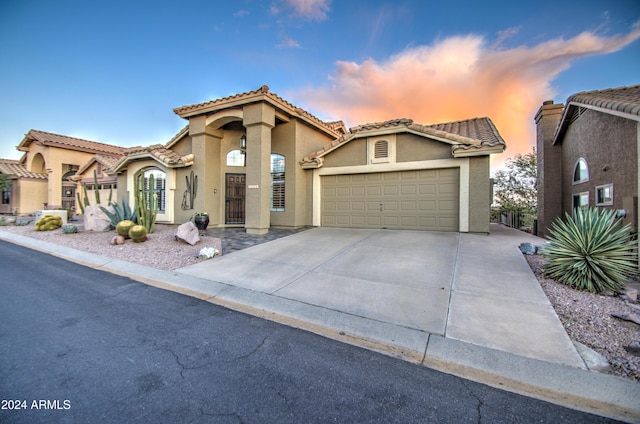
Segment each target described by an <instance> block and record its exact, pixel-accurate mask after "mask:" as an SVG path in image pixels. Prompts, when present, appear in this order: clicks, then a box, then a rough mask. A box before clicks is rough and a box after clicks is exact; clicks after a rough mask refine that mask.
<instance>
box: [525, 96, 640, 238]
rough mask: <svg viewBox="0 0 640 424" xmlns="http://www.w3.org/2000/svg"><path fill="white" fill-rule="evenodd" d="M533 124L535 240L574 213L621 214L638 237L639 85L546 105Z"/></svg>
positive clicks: (550, 102)
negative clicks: (613, 211)
mask: <svg viewBox="0 0 640 424" xmlns="http://www.w3.org/2000/svg"><path fill="white" fill-rule="evenodd" d="M535 122H536V127H537V159H538V235H540V236H543V237H545V236H547V235H548V234H549V229H550V227H551V225H552V223H553V221H554V220H555V219H556V218H558V217H562V216H564V214H565V213H571V212H572V211H573V209H575V208H577V207H603V208H613V209H616V210H624V211H625V213H626V216H625V217H624V219H623V222H624V223H625V224H626V223H629V224H631V225H632V227H633V229H634V231H637V228H638V207H637V203H638V188H639V186H640V185H639V184H638V176H639V175H640V174H639V172H638V166H640V161H639V160H638V154H639V152H640V150H639V149H638V142H639V141H640V85H635V86H628V87H619V88H610V89H606V90H598V91H589V92H581V93H576V94H573V95H572V96H570V97H569V98H568V99H567V102H566V104H565V105H563V104H554V103H553V101H551V100H549V101H546V102H544V103H543V105H542V106H541V107H540V109H539V110H538V112H537V113H536V116H535Z"/></svg>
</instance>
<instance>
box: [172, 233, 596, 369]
mask: <svg viewBox="0 0 640 424" xmlns="http://www.w3.org/2000/svg"><path fill="white" fill-rule="evenodd" d="M524 241H531V242H533V243H536V244H542V243H543V242H544V240H542V239H539V238H536V237H533V236H530V235H528V234H526V233H522V232H520V231H516V230H512V229H508V228H505V227H502V226H492V233H491V235H489V236H487V235H478V234H460V233H445V232H427V231H393V230H365V229H344V228H327V227H320V228H315V229H311V230H308V231H304V232H301V233H297V234H294V235H292V236H289V237H285V238H282V239H278V240H275V241H272V242H269V243H265V244H261V245H258V246H254V247H251V248H248V249H244V250H242V251H238V252H234V253H232V254H230V255H225V256H222V257H221V258H218V259H214V260H211V261H207V262H202V263H199V264H196V265H192V266H189V267H185V268H181V269H179V270H176V271H177V272H178V273H180V274H186V275H190V276H193V277H198V278H199V279H202V280H210V281H215V282H219V283H223V284H225V285H228V286H231V287H235V288H240V289H243V290H245V291H246V290H249V291H252V292H256V293H261V294H266V295H269V296H270V297H271V298H274V299H275V298H277V299H284V300H288V301H291V302H294V305H293V306H292V307H293V308H294V309H297V310H298V311H299V310H301V309H304V307H305V306H309V307H312V309H311V311H312V312H309V310H307V311H306V312H305V314H307V315H306V316H304V317H296V318H299V319H302V320H305V321H309V315H314V316H317V317H319V316H323V317H324V318H318V319H322V320H323V321H327V320H329V321H333V323H329V324H327V323H326V322H323V323H321V324H322V325H325V326H326V325H330V326H333V327H337V328H335V329H336V331H339V330H341V331H349V332H353V333H367V334H358V335H359V336H363V335H364V336H367V337H373V338H376V337H378V338H380V339H386V340H380V341H381V342H384V343H386V344H389V343H391V344H393V342H395V341H397V342H398V343H399V347H403V348H404V347H408V348H409V349H410V350H415V351H416V352H424V351H425V349H426V347H427V343H428V338H429V336H430V335H439V336H443V337H445V338H449V339H456V340H461V341H465V342H469V343H473V344H476V345H480V346H485V347H490V348H492V349H497V350H502V351H505V352H510V353H515V354H517V355H521V356H526V357H529V358H534V359H540V360H544V361H548V362H555V363H560V364H564V365H570V366H574V367H579V368H584V362H583V361H582V359H581V358H580V356H579V355H578V353H577V352H576V349H575V347H574V346H573V343H572V342H571V340H570V339H569V337H568V336H567V334H566V332H565V331H564V328H563V327H562V324H561V323H560V321H559V319H558V317H557V315H556V314H555V311H554V310H553V307H552V306H551V304H550V303H549V301H548V299H547V297H546V295H545V294H544V292H543V291H542V289H541V288H540V285H539V284H538V282H537V280H536V278H535V276H534V275H533V273H532V272H531V271H530V269H529V267H528V265H527V263H526V261H525V259H524V258H523V256H522V254H521V253H520V251H519V249H518V246H519V244H520V243H522V242H524ZM222 296H224V295H222ZM218 297H221V295H218ZM267 308H268V306H265V309H267ZM332 313H333V315H332ZM348 322H358V323H359V324H356V325H354V324H348ZM363 325H364V327H366V328H361V329H358V328H354V326H355V327H358V326H363ZM374 328H375V329H377V332H378V334H377V336H376V335H372V333H375V332H376V331H375V330H372V329H374ZM407 337H409V338H410V339H411V340H404V341H402V339H403V338H407Z"/></svg>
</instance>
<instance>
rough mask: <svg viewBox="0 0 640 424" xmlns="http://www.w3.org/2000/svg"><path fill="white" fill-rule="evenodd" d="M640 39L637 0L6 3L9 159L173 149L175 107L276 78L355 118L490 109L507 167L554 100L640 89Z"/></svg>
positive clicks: (4, 116) (318, 104)
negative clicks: (50, 137)
mask: <svg viewBox="0 0 640 424" xmlns="http://www.w3.org/2000/svg"><path fill="white" fill-rule="evenodd" d="M523 4H524V5H523ZM639 38H640V1H638V0H611V1H592V0H581V1H574V0H569V1H564V2H557V1H535V2H534V1H527V2H515V1H490V0H489V1H482V2H478V1H469V2H464V1H459V2H435V1H425V0H415V1H413V0H406V1H402V0H398V1H364V0H333V1H331V0H264V1H262V0H244V1H243V0H237V1H223V0H209V1H202V0H197V1H196V0H193V1H192V0H182V1H179V2H178V1H164V0H157V1H136V0H127V1H120V0H111V1H108V2H92V1H86V0H84V1H68V0H57V1H45V0H42V1H33V0H20V1H17V0H15V1H14V0H7V1H2V2H0V64H1V66H0V157H2V158H10V159H18V158H19V157H20V153H19V152H17V151H16V150H15V146H16V145H17V144H18V143H19V142H20V141H21V140H22V138H23V136H24V134H25V133H26V132H28V131H29V129H38V130H42V131H49V132H54V133H59V134H64V135H70V136H75V137H81V138H86V139H90V140H95V141H101V142H104V143H109V144H116V145H121V146H135V145H149V144H155V143H165V142H167V141H168V140H169V139H170V138H171V137H172V136H173V135H175V133H176V132H178V131H179V130H180V129H181V128H182V127H183V126H184V125H185V124H186V123H187V122H186V121H185V120H183V119H181V118H179V117H178V116H176V115H175V114H174V113H173V108H175V107H179V106H183V105H188V104H193V103H200V102H204V101H208V100H211V99H215V98H219V97H224V96H228V95H232V94H237V93H241V92H245V91H251V90H255V89H257V88H258V87H260V86H261V85H263V84H266V85H268V86H269V87H270V90H271V91H272V92H274V93H276V94H278V95H280V96H281V97H284V98H285V99H286V100H288V101H290V102H292V103H294V104H295V105H297V106H300V107H302V108H304V109H306V110H307V111H309V112H311V113H313V114H314V115H316V116H317V117H319V118H320V119H323V120H339V119H340V120H343V121H344V122H345V124H346V125H347V127H352V126H356V125H360V124H364V123H367V122H375V121H382V120H387V119H396V118H411V119H413V120H414V121H415V122H418V123H421V124H433V123H439V122H447V121H452V120H461V119H467V118H474V117H480V116H488V117H490V118H491V119H492V120H493V121H494V123H495V124H496V126H497V127H498V130H499V131H500V133H501V134H502V136H503V138H504V139H505V140H506V142H507V146H508V147H507V151H506V152H505V153H504V154H503V155H500V156H499V157H496V158H495V159H494V161H493V166H494V169H495V168H497V167H499V166H501V164H502V163H503V162H504V160H506V159H507V158H510V157H513V156H514V155H515V154H517V153H526V152H528V151H531V149H532V148H533V146H534V144H535V128H534V122H533V115H534V114H535V112H536V110H537V109H538V107H539V106H540V104H541V103H542V101H544V100H547V99H553V100H554V101H555V102H556V103H562V102H564V101H565V100H566V98H567V97H568V96H569V95H571V94H573V93H576V92H580V91H590V90H596V89H604V88H611V87H619V86H624V85H635V84H640V41H639V40H638V39H639Z"/></svg>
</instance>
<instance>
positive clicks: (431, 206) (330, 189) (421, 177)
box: [322, 168, 460, 231]
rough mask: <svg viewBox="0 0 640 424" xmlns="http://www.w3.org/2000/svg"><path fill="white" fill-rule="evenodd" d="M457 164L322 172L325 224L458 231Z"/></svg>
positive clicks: (458, 194)
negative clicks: (420, 167)
mask: <svg viewBox="0 0 640 424" xmlns="http://www.w3.org/2000/svg"><path fill="white" fill-rule="evenodd" d="M459 180H460V178H459V169H458V168H447V169H431V170H420V171H400V172H382V173H375V174H352V175H329V176H323V177H322V225H323V226H327V227H358V228H389V229H410V230H436V231H458V221H459V219H458V214H459V212H458V210H459V196H460V193H459Z"/></svg>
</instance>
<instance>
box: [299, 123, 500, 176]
mask: <svg viewBox="0 0 640 424" xmlns="http://www.w3.org/2000/svg"><path fill="white" fill-rule="evenodd" d="M399 132H409V133H413V134H418V135H422V136H425V137H429V138H434V139H436V140H439V141H442V142H445V143H449V144H451V149H452V153H453V154H454V156H456V154H458V155H460V156H462V155H463V154H462V153H461V152H460V151H461V150H468V151H469V153H472V152H471V151H472V150H474V149H476V150H478V151H479V150H480V149H484V151H487V148H495V149H492V151H491V152H490V153H498V152H502V151H503V150H504V149H505V148H506V143H505V142H504V140H503V139H502V136H501V135H500V133H499V132H498V130H497V128H496V127H495V125H494V124H493V122H492V121H491V119H489V118H486V117H485V118H473V119H466V120H463V121H454V122H447V123H442V124H434V125H420V124H414V123H413V120H412V119H406V118H403V119H394V120H390V121H384V122H373V123H369V124H363V125H359V126H357V127H353V128H350V130H349V132H348V133H346V134H344V135H342V136H341V137H339V138H337V139H336V140H334V141H332V142H331V143H329V144H327V145H325V146H324V147H323V148H322V149H320V150H318V151H316V152H313V153H311V154H309V155H307V156H305V157H304V158H303V159H302V161H301V164H302V165H304V164H310V165H312V164H319V163H320V161H319V159H320V158H321V157H322V156H324V155H326V154H327V153H329V152H331V151H333V150H335V149H337V148H338V147H340V146H342V145H344V144H346V143H348V142H349V141H351V140H354V139H356V138H361V137H368V136H371V135H383V134H393V133H399Z"/></svg>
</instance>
